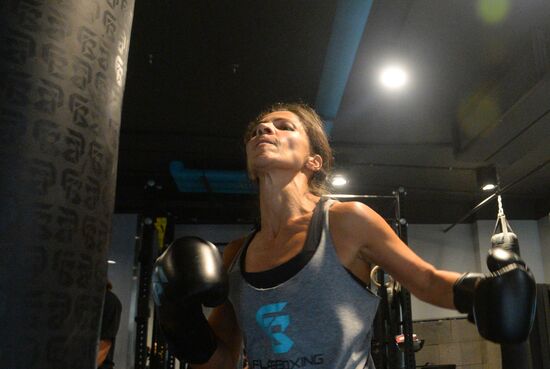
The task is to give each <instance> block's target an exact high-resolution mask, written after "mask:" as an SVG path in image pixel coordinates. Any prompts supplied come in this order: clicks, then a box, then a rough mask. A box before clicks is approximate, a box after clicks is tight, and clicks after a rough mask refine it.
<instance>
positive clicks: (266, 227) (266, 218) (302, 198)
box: [259, 175, 319, 239]
mask: <svg viewBox="0 0 550 369" xmlns="http://www.w3.org/2000/svg"><path fill="white" fill-rule="evenodd" d="M259 184H260V214H261V227H262V228H261V229H262V233H263V236H264V237H267V238H270V239H271V238H273V239H274V238H275V237H276V236H277V235H278V234H279V233H280V231H281V229H282V228H283V227H285V226H287V225H288V224H289V223H290V222H291V220H292V219H295V218H298V217H301V216H304V215H305V214H308V213H310V212H312V211H313V209H314V208H315V205H316V204H317V202H318V201H319V197H318V196H315V195H313V194H312V193H311V192H310V190H309V186H308V182H307V177H305V176H300V175H298V176H294V177H292V178H288V179H285V178H281V177H274V176H262V177H260V178H259Z"/></svg>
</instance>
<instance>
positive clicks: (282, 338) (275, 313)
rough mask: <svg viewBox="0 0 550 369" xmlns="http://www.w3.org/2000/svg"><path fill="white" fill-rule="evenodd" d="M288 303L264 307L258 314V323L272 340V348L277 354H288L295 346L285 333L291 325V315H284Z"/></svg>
mask: <svg viewBox="0 0 550 369" xmlns="http://www.w3.org/2000/svg"><path fill="white" fill-rule="evenodd" d="M286 304H287V302H277V303H275V304H269V305H264V306H262V307H261V308H259V309H258V311H257V312H256V322H258V324H259V325H260V327H262V330H263V331H264V332H265V333H266V334H267V336H268V337H269V338H270V339H271V348H272V349H273V352H274V353H276V354H283V353H285V352H288V351H289V350H290V349H291V348H292V346H293V345H294V341H292V340H291V339H290V337H288V336H287V335H286V334H284V331H286V329H287V328H288V326H289V324H290V315H288V314H285V313H282V310H283V309H284V308H285V306H286Z"/></svg>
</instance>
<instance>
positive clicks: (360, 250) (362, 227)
mask: <svg viewBox="0 0 550 369" xmlns="http://www.w3.org/2000/svg"><path fill="white" fill-rule="evenodd" d="M338 207H339V209H337V210H336V211H335V213H336V214H337V217H336V219H337V222H338V227H339V228H340V230H339V233H342V234H349V235H352V237H353V239H352V240H350V241H349V244H351V245H352V246H351V248H352V252H353V253H354V257H357V258H360V259H362V260H368V261H370V262H372V263H374V264H376V265H379V266H380V267H381V268H382V269H384V270H385V271H386V272H387V273H389V274H391V275H392V277H394V278H395V279H396V280H397V281H399V282H400V283H401V284H402V285H403V286H405V287H406V288H407V289H408V290H409V291H410V292H411V293H412V294H414V295H415V296H416V297H418V298H419V299H421V300H423V301H426V302H428V303H431V304H433V305H437V306H440V307H444V308H448V309H455V306H454V303H453V285H454V283H455V282H456V281H457V279H458V278H459V277H460V274H459V273H455V272H450V271H445V270H439V269H436V268H435V267H434V266H433V265H431V264H430V263H428V262H426V261H425V260H423V259H422V258H420V257H419V256H418V255H416V254H415V253H414V252H413V251H412V250H411V249H410V248H409V247H408V246H407V245H406V244H405V243H404V242H403V241H401V239H400V238H399V237H398V236H397V234H396V233H395V232H394V231H393V229H392V228H391V227H390V226H389V225H388V223H387V222H386V221H385V220H384V219H383V218H382V217H381V216H380V215H378V213H376V212H375V211H374V210H372V209H371V208H369V207H368V206H366V205H364V204H362V203H359V202H345V203H340V204H338ZM365 266H367V263H365Z"/></svg>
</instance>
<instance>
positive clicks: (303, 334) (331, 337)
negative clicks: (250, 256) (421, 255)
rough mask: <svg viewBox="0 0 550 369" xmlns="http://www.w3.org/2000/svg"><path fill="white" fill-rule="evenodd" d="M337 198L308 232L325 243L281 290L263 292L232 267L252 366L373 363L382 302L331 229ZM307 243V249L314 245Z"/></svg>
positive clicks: (234, 298) (323, 206)
mask: <svg viewBox="0 0 550 369" xmlns="http://www.w3.org/2000/svg"><path fill="white" fill-rule="evenodd" d="M333 202H334V201H332V200H326V201H325V200H321V201H320V202H319V204H318V206H317V207H316V208H315V210H314V213H313V216H312V219H311V222H310V225H309V230H308V237H307V240H306V243H308V242H318V246H317V250H316V251H315V253H314V255H313V257H312V258H311V259H310V260H309V262H308V263H307V264H306V265H305V266H304V267H303V268H302V269H301V270H300V271H299V272H298V273H296V274H295V275H294V276H293V277H291V278H290V279H288V280H287V281H285V282H283V283H281V284H279V285H277V286H275V287H273V288H264V289H260V288H256V287H254V286H252V285H250V284H249V283H248V282H247V281H246V280H245V279H244V278H243V276H242V273H241V268H240V263H239V260H240V258H241V254H242V252H243V250H245V249H246V246H247V245H248V243H250V241H251V239H252V237H253V234H251V235H249V237H248V238H247V240H246V241H245V243H244V245H243V247H241V250H240V251H239V252H238V254H237V256H236V257H235V259H234V260H233V263H232V265H231V267H230V268H229V279H230V282H229V285H230V289H229V300H230V301H231V303H232V304H233V307H234V309H235V313H236V317H237V321H238V324H239V326H240V328H241V331H242V334H243V339H244V345H245V349H246V354H247V359H248V365H249V368H250V369H287V368H288V369H290V368H312V369H363V368H365V367H367V363H368V364H369V367H371V366H372V365H370V364H372V363H371V360H369V357H370V355H369V354H370V341H371V335H372V323H373V319H374V315H375V313H376V309H377V307H378V301H379V298H378V297H377V296H375V295H374V294H373V293H372V292H370V291H369V290H368V289H366V288H364V287H362V286H360V284H359V283H357V281H355V280H354V279H353V277H352V276H351V275H350V274H349V273H348V272H347V271H346V269H345V268H344V266H343V265H342V264H341V262H340V260H339V259H338V256H337V254H336V251H335V248H334V245H333V243H332V238H331V236H330V232H329V219H328V218H329V217H328V212H329V208H330V206H331V205H332V204H333ZM307 246H308V245H307V244H306V245H305V246H304V247H307Z"/></svg>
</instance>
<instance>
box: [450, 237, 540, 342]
mask: <svg viewBox="0 0 550 369" xmlns="http://www.w3.org/2000/svg"><path fill="white" fill-rule="evenodd" d="M487 266H488V267H489V270H490V271H491V273H490V274H489V275H483V274H480V273H465V274H463V275H462V276H461V277H460V278H459V279H458V280H457V281H456V282H455V284H454V287H453V292H454V304H455V306H456V308H457V310H458V311H460V312H461V313H467V314H468V318H469V320H470V321H473V322H475V324H476V326H477V329H478V331H479V333H480V335H481V336H482V337H484V338H485V339H488V340H490V341H493V342H496V343H520V342H523V341H525V340H526V339H527V338H528V336H529V332H530V331H531V328H532V326H533V321H534V317H535V307H536V283H535V279H534V278H533V275H532V273H531V272H530V271H529V269H528V268H527V267H526V266H525V262H524V261H523V260H521V259H520V258H519V256H518V255H517V254H515V253H513V252H510V251H508V250H505V249H502V248H498V247H497V248H493V249H491V250H489V254H488V256H487Z"/></svg>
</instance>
